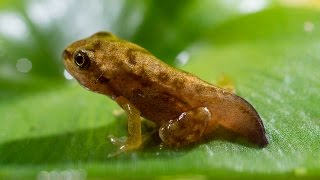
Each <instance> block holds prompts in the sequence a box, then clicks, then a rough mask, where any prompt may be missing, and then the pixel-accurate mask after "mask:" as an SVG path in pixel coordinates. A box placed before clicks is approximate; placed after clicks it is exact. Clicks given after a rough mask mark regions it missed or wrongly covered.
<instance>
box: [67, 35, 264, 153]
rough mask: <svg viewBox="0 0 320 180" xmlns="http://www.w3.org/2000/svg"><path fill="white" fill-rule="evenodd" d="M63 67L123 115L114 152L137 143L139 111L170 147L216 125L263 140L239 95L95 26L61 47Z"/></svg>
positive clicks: (259, 123) (249, 107)
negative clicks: (122, 135) (123, 130)
mask: <svg viewBox="0 0 320 180" xmlns="http://www.w3.org/2000/svg"><path fill="white" fill-rule="evenodd" d="M63 59H64V65H65V68H66V69H67V71H68V72H69V73H70V74H71V75H72V76H73V77H74V78H75V79H76V80H77V81H78V82H79V83H80V84H81V85H82V86H84V87H85V88H86V89H88V90H91V91H93V92H97V93H101V94H104V95H107V96H109V97H111V98H112V99H113V100H114V101H116V102H117V103H118V104H119V105H120V106H121V107H122V108H123V109H124V111H125V112H126V114H127V116H128V137H127V139H126V140H121V139H117V138H113V139H112V142H113V143H114V144H115V145H117V146H119V149H118V153H120V152H127V151H132V150H136V149H138V148H139V147H140V146H141V145H142V141H143V140H142V135H141V120H140V119H141V117H144V118H146V119H148V120H150V121H153V122H155V123H156V124H157V125H158V127H159V131H158V132H159V137H160V138H161V140H162V143H164V144H165V145H168V146H169V147H181V146H186V145H189V144H194V143H196V142H198V141H199V140H201V139H203V138H205V137H208V136H209V135H210V134H212V133H213V132H214V131H215V130H216V129H217V127H219V126H221V127H223V128H225V129H227V130H230V131H231V132H234V133H236V134H238V135H239V136H241V137H243V138H245V139H247V140H248V141H249V142H251V143H253V144H255V145H258V146H260V147H264V146H266V145H267V144H268V140H267V138H266V135H265V129H264V126H263V123H262V120H261V118H260V116H259V115H258V113H257V111H256V110H255V109H254V108H253V106H252V105H250V104H249V103H248V102H247V101H246V100H244V99H243V98H241V97H239V96H237V95H235V94H233V93H231V92H228V91H226V90H224V89H222V88H219V87H216V86H214V85H211V84H209V83H207V82H205V81H203V80H201V79H199V78H198V77H196V76H194V75H192V74H190V73H188V72H185V71H182V70H179V69H176V68H174V67H171V66H169V65H167V64H165V63H164V62H162V61H160V60H159V59H157V58H156V57H155V56H153V55H152V54H151V53H150V52H148V51H147V50H146V49H144V48H142V47H140V46H138V45H136V44H133V43H131V42H128V41H125V40H122V39H120V38H118V37H116V36H115V35H113V34H111V33H108V32H98V33H96V34H94V35H92V36H90V37H88V38H86V39H83V40H79V41H76V42H74V43H73V44H71V45H70V46H68V47H67V48H66V49H65V50H64V52H63Z"/></svg>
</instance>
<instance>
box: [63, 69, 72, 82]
mask: <svg viewBox="0 0 320 180" xmlns="http://www.w3.org/2000/svg"><path fill="white" fill-rule="evenodd" d="M63 75H64V77H65V78H66V79H68V80H71V79H73V77H72V76H71V74H70V73H69V72H68V71H67V70H64V71H63Z"/></svg>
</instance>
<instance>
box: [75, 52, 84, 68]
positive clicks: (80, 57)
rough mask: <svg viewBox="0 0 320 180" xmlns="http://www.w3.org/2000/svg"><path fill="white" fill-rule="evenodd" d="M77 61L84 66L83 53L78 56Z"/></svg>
mask: <svg viewBox="0 0 320 180" xmlns="http://www.w3.org/2000/svg"><path fill="white" fill-rule="evenodd" d="M76 63H77V65H78V66H82V65H83V64H84V58H83V57H82V55H81V54H78V55H77V56H76Z"/></svg>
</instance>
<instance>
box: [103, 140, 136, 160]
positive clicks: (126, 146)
mask: <svg viewBox="0 0 320 180" xmlns="http://www.w3.org/2000/svg"><path fill="white" fill-rule="evenodd" d="M109 138H110V141H111V143H112V144H113V145H115V146H117V147H118V149H117V151H116V152H114V153H111V154H109V155H108V157H114V156H116V155H118V154H121V153H124V152H130V151H134V150H137V149H139V148H140V146H141V144H142V141H141V140H139V139H134V140H133V139H130V138H127V137H119V138H117V137H114V136H112V135H110V136H109Z"/></svg>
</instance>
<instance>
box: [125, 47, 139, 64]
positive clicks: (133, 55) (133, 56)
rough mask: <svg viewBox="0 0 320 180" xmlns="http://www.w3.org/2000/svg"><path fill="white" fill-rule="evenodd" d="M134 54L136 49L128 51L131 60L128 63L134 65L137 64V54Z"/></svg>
mask: <svg viewBox="0 0 320 180" xmlns="http://www.w3.org/2000/svg"><path fill="white" fill-rule="evenodd" d="M134 52H135V49H128V51H127V57H128V58H129V59H128V62H129V63H130V64H132V65H135V64H137V61H136V54H135V53H134Z"/></svg>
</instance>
